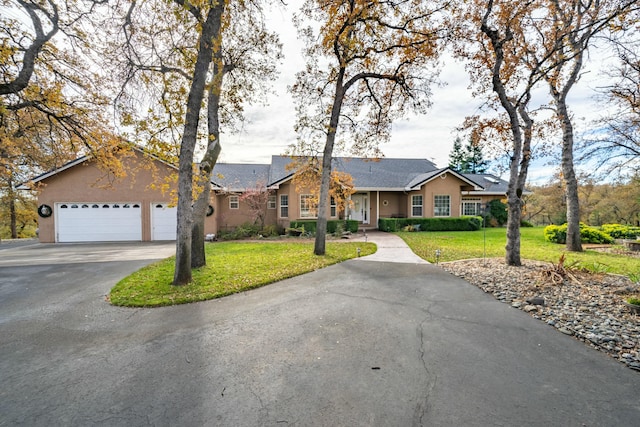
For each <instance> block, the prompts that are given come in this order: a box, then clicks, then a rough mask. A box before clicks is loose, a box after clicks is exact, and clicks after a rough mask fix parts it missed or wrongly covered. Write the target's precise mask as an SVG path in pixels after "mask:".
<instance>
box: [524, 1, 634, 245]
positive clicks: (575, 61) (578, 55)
mask: <svg viewBox="0 0 640 427" xmlns="http://www.w3.org/2000/svg"><path fill="white" fill-rule="evenodd" d="M543 6H544V7H543V8H542V9H541V11H542V12H543V13H542V14H541V16H539V17H538V18H539V19H535V20H532V21H531V22H532V25H533V27H534V28H535V30H536V31H535V32H536V34H537V42H538V46H537V49H536V51H535V52H532V55H533V56H535V57H536V60H537V61H536V64H538V63H542V64H543V70H544V72H543V73H542V75H543V77H544V79H545V81H546V82H547V85H548V88H549V92H550V94H551V97H552V101H553V103H552V107H553V110H554V113H555V116H556V118H557V120H558V122H559V124H560V128H561V131H562V157H561V158H562V160H561V165H562V177H563V180H564V187H565V190H566V199H567V243H566V246H567V250H569V251H581V250H582V243H581V238H580V203H579V196H578V180H577V176H576V172H575V166H574V151H575V144H574V139H575V136H574V125H573V119H572V115H571V112H570V110H569V106H568V101H567V99H568V96H569V94H570V93H571V90H572V89H573V88H574V87H575V86H576V84H577V83H578V80H579V78H580V75H581V73H582V72H583V68H584V62H585V58H586V55H587V52H588V49H589V48H590V47H591V46H592V45H593V44H594V41H595V39H596V37H598V36H599V35H603V33H606V32H610V31H616V30H618V29H620V28H622V27H624V26H625V25H626V23H625V21H626V16H627V15H628V14H629V13H632V12H635V11H637V10H638V8H640V5H639V4H638V2H637V1H636V0H623V1H621V0H594V1H588V2H584V1H579V0H545V1H544V2H543Z"/></svg>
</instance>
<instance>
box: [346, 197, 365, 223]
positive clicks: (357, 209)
mask: <svg viewBox="0 0 640 427" xmlns="http://www.w3.org/2000/svg"><path fill="white" fill-rule="evenodd" d="M349 212H350V215H351V219H354V220H356V221H360V222H361V223H363V224H369V197H368V195H367V194H353V195H352V196H351V209H350V210H349Z"/></svg>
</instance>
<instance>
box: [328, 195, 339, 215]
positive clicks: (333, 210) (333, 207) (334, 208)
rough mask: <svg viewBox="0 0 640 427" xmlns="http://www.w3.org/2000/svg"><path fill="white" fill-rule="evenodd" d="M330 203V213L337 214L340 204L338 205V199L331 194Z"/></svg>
mask: <svg viewBox="0 0 640 427" xmlns="http://www.w3.org/2000/svg"><path fill="white" fill-rule="evenodd" d="M329 204H330V205H331V213H330V216H332V217H335V216H337V212H338V205H336V199H335V197H333V196H331V199H330V202H329Z"/></svg>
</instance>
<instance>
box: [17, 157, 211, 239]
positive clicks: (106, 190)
mask: <svg viewBox="0 0 640 427" xmlns="http://www.w3.org/2000/svg"><path fill="white" fill-rule="evenodd" d="M124 153H125V152H123V154H121V155H120V156H119V158H120V161H121V162H122V166H123V171H124V174H125V175H124V176H123V177H114V176H113V175H112V174H110V173H109V172H107V171H105V170H104V168H101V167H100V166H99V165H98V163H97V161H96V160H95V159H94V158H92V157H90V156H84V157H80V158H78V159H76V160H74V161H72V162H69V163H67V164H65V165H63V166H62V167H60V168H58V169H55V170H52V171H49V172H47V173H44V174H42V175H40V176H37V177H35V178H34V179H33V180H31V181H30V183H28V184H23V185H22V186H20V187H19V189H22V190H26V189H35V190H37V192H38V236H39V239H40V242H42V243H53V242H56V243H58V242H60V243H64V242H106V241H155V240H175V239H176V229H177V227H176V219H177V216H176V208H175V206H174V205H175V196H174V195H172V190H173V189H174V188H175V184H173V183H174V179H173V177H175V176H176V174H177V168H175V167H174V166H173V165H170V164H168V163H166V162H164V161H162V160H160V159H158V158H156V157H153V156H150V155H147V154H144V153H143V152H142V150H140V149H137V148H135V149H133V150H129V151H126V154H124ZM213 203H215V195H214V196H212V204H211V208H210V212H212V210H213V209H212V208H213ZM205 230H206V232H207V233H214V232H215V230H216V224H215V217H214V216H213V215H210V216H209V217H207V219H206V221H205Z"/></svg>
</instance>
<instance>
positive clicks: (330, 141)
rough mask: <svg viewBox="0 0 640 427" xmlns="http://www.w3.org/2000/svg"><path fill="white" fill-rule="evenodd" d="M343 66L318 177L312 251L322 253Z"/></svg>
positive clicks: (340, 98)
mask: <svg viewBox="0 0 640 427" xmlns="http://www.w3.org/2000/svg"><path fill="white" fill-rule="evenodd" d="M344 73H345V69H344V67H341V68H340V71H339V74H338V79H337V81H336V91H335V95H334V98H333V107H332V108H331V118H330V119H329V129H327V140H326V142H325V144H324V151H323V154H322V156H323V157H322V177H321V178H320V195H319V196H318V197H319V199H318V220H317V223H316V241H315V246H314V249H313V253H314V254H316V255H324V254H325V252H326V237H327V203H328V202H329V187H330V185H331V159H332V157H333V146H334V145H335V140H336V132H337V130H338V122H339V120H340V110H341V109H342V101H343V99H344V87H343V81H344Z"/></svg>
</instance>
